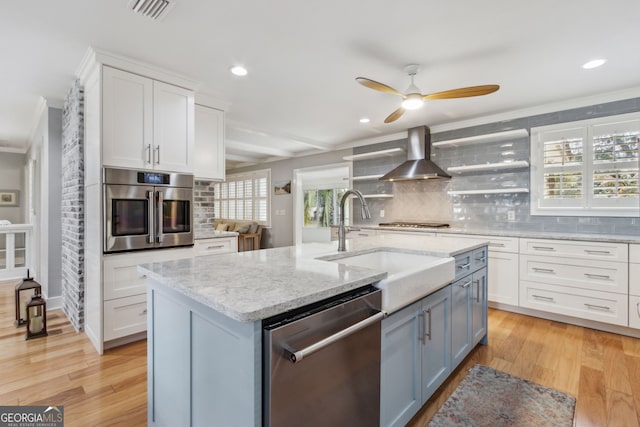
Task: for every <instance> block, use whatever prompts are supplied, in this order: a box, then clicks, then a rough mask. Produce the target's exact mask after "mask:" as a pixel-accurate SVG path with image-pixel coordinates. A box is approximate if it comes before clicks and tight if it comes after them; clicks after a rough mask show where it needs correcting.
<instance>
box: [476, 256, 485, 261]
mask: <svg viewBox="0 0 640 427" xmlns="http://www.w3.org/2000/svg"><path fill="white" fill-rule="evenodd" d="M486 260H487V257H486V256H483V257H480V258H476V261H479V262H485V261H486Z"/></svg>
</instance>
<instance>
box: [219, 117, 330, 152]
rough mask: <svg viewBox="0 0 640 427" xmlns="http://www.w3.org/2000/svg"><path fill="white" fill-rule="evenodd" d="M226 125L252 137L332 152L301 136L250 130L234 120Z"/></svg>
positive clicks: (324, 146)
mask: <svg viewBox="0 0 640 427" xmlns="http://www.w3.org/2000/svg"><path fill="white" fill-rule="evenodd" d="M226 125H227V127H228V128H232V129H233V130H236V131H238V132H245V133H248V134H251V135H258V136H262V137H266V138H273V139H282V140H284V141H287V142H292V143H294V144H299V145H304V146H306V147H311V148H315V149H316V150H321V151H329V150H332V147H330V146H327V145H323V144H321V143H319V142H318V141H314V140H312V139H308V138H302V137H299V136H295V135H290V134H287V133H283V132H275V131H266V130H259V129H252V128H249V127H247V126H245V125H243V124H242V123H239V122H235V121H233V120H227V121H226Z"/></svg>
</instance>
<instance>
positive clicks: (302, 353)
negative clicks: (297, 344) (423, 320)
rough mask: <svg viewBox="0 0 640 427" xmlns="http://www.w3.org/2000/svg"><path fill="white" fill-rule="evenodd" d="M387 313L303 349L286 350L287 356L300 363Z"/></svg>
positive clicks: (380, 313)
mask: <svg viewBox="0 0 640 427" xmlns="http://www.w3.org/2000/svg"><path fill="white" fill-rule="evenodd" d="M386 315H387V314H386V313H385V312H384V311H379V312H377V313H376V314H374V315H373V316H370V317H367V318H366V319H364V320H361V321H359V322H358V323H355V324H353V325H351V326H349V327H348V328H345V329H342V330H341V331H338V332H336V333H335V334H333V335H329V336H328V337H326V338H324V339H321V340H320V341H318V342H316V343H313V344H311V345H310V346H308V347H305V348H303V349H301V350H298V351H295V350H285V351H286V354H287V357H288V359H289V360H290V361H291V363H300V362H301V361H302V359H304V358H305V357H308V356H310V355H311V354H313V353H315V352H316V351H318V350H321V349H323V348H325V347H327V346H329V345H331V344H333V343H334V342H336V341H338V340H341V339H342V338H345V337H348V336H349V335H351V334H353V333H354V332H358V331H359V330H360V329H364V328H366V327H367V326H369V325H371V324H373V323H376V322H378V321H380V320H382V319H383V318H384V317H385V316H386Z"/></svg>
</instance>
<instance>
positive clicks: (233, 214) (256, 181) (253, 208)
mask: <svg viewBox="0 0 640 427" xmlns="http://www.w3.org/2000/svg"><path fill="white" fill-rule="evenodd" d="M270 189H271V170H270V169H264V170H259V171H253V172H247V173H241V174H235V175H227V179H226V181H225V182H220V183H217V184H215V186H214V193H215V195H214V208H213V213H214V216H215V217H216V218H224V219H237V220H251V221H256V222H257V223H259V224H261V225H263V226H265V227H270V226H271V215H270V212H271V208H270V204H271V199H270V194H271V192H270Z"/></svg>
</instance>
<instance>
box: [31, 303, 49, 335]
mask: <svg viewBox="0 0 640 427" xmlns="http://www.w3.org/2000/svg"><path fill="white" fill-rule="evenodd" d="M47 335H48V334H47V302H46V301H45V300H44V298H42V296H41V295H40V294H36V295H34V296H33V297H31V301H29V303H28V304H27V338H26V339H28V340H30V339H31V338H38V337H46V336H47Z"/></svg>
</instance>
